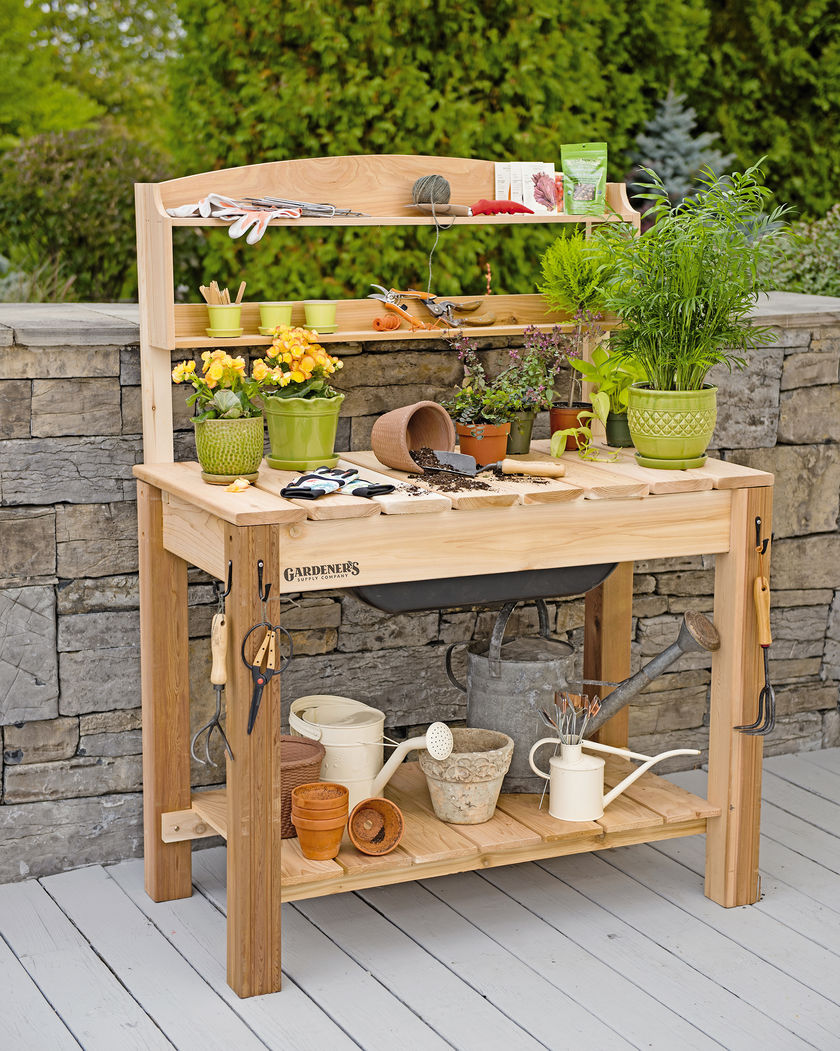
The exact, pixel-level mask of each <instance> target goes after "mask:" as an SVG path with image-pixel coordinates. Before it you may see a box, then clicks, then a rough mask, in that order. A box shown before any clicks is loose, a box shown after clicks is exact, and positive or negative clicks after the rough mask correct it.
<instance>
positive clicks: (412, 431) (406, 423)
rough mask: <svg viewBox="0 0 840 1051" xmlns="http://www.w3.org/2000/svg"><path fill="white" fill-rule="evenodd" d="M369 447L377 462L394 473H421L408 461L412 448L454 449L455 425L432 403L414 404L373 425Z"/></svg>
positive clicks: (382, 417) (419, 402)
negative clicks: (393, 469) (394, 470)
mask: <svg viewBox="0 0 840 1051" xmlns="http://www.w3.org/2000/svg"><path fill="white" fill-rule="evenodd" d="M370 447H371V449H373V451H374V453H375V454H376V458H377V460H379V462H380V463H384V464H386V465H387V466H388V467H393V468H395V469H396V470H398V471H409V472H411V473H414V474H417V473H420V474H422V471H421V469H420V468H419V467H418V466H417V464H416V463H415V462H414V460H413V459H412V456H411V453H412V451H413V450H415V449H424V448H425V449H444V450H445V451H446V452H449V453H451V452H452V450H453V449H454V448H455V426H454V424H453V423H452V420H451V419H450V418H449V413H448V412H447V411H446V409H444V407H443V406H442V405H438V403H437V402H436V401H418V402H415V403H414V404H413V405H404V406H403V407H402V408H401V409H392V410H391V412H386V413H385V414H384V415H383V416H380V417H379V419H378V420H377V421H376V423H374V425H373V430H372V431H371V432H370Z"/></svg>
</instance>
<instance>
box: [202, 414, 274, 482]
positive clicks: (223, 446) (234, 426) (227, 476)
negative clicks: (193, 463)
mask: <svg viewBox="0 0 840 1051" xmlns="http://www.w3.org/2000/svg"><path fill="white" fill-rule="evenodd" d="M194 423H195V450H196V452H197V453H198V462H199V463H200V464H201V477H202V478H203V479H204V481H205V482H210V483H211V485H228V484H229V483H230V482H232V481H233V480H234V478H247V479H248V481H250V482H255V481H256V480H257V472H258V471H259V468H260V463H261V461H262V457H263V444H264V441H263V436H264V433H265V430H264V425H263V418H262V416H245V417H241V418H240V419H238V420H195V421H194Z"/></svg>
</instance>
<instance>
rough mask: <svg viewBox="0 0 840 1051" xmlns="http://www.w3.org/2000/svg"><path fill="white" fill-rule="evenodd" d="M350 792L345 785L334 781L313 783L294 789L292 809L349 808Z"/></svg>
mask: <svg viewBox="0 0 840 1051" xmlns="http://www.w3.org/2000/svg"><path fill="white" fill-rule="evenodd" d="M349 795H350V793H349V791H348V789H347V788H346V787H345V786H344V785H338V784H335V783H334V782H332V781H312V782H310V783H309V784H308V785H298V786H297V787H296V788H293V789H292V808H293V809H294V808H297V809H298V810H333V809H335V808H336V807H338V806H342V805H343V806H344V807H345V809H346V808H347V800H348V798H349Z"/></svg>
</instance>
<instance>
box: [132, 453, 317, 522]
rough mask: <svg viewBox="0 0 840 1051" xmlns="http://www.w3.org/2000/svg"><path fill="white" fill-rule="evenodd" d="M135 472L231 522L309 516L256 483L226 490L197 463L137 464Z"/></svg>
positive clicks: (279, 519)
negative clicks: (204, 477)
mask: <svg viewBox="0 0 840 1051" xmlns="http://www.w3.org/2000/svg"><path fill="white" fill-rule="evenodd" d="M134 476H135V477H136V478H139V479H141V480H142V481H144V482H149V484H151V485H154V486H156V487H157V488H158V489H162V490H163V491H164V492H166V493H172V494H174V495H175V496H178V497H180V498H181V499H182V500H186V501H187V502H188V503H190V504H193V505H194V506H195V507H200V508H201V509H202V510H204V511H209V512H210V514H212V515H215V516H216V517H217V518H221V519H222V520H223V521H225V522H230V524H231V525H240V526H243V525H269V524H272V523H278V522H302V521H304V520H305V518H306V512H305V511H303V510H301V508H299V507H295V505H294V504H291V503H289V501H288V500H284V499H283V498H282V497H279V496H273V495H271V494H270V493H265V492H263V491H262V489H259V488H257V487H256V486H254V485H252V486H249V487H248V488H247V489H246V490H244V492H241V493H228V492H225V486H223V485H209V484H208V483H207V482H204V481H202V478H201V468H200V467H199V465H198V464H197V463H168V464H164V463H159V464H138V465H137V466H136V467H135V468H134Z"/></svg>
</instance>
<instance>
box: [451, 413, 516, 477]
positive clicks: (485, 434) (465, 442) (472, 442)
mask: <svg viewBox="0 0 840 1051" xmlns="http://www.w3.org/2000/svg"><path fill="white" fill-rule="evenodd" d="M456 429H457V431H458V448H459V449H460V450H461V452H462V453H466V455H467V456H472V457H474V458H475V462H476V463H477V464H481V465H482V466H484V465H485V464H488V463H498V462H499V460H504V458H505V453H506V452H507V442H508V435H509V434H510V424H509V423H459V424H457V425H456Z"/></svg>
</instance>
